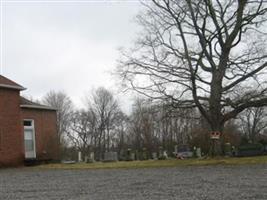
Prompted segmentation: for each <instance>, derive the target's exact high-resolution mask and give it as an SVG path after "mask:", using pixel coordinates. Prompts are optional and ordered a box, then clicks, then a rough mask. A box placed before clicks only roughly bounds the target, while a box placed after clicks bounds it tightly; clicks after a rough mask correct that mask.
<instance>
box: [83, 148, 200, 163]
mask: <svg viewBox="0 0 267 200" xmlns="http://www.w3.org/2000/svg"><path fill="white" fill-rule="evenodd" d="M174 154H175V155H177V154H178V151H177V147H175V152H174ZM194 156H195V157H198V158H200V157H201V149H200V148H194ZM167 158H168V154H167V151H165V150H162V149H160V150H159V152H153V153H152V159H154V160H158V159H159V160H161V159H167ZM147 159H149V156H148V153H147V151H145V150H144V151H143V152H133V151H132V150H131V149H128V150H127V153H126V156H125V157H124V159H123V160H129V161H131V160H147ZM104 161H105V162H110V161H118V153H117V152H105V154H104ZM78 162H83V160H82V153H81V152H78ZM84 162H86V163H92V162H95V155H94V152H91V153H90V154H89V156H85V157H84Z"/></svg>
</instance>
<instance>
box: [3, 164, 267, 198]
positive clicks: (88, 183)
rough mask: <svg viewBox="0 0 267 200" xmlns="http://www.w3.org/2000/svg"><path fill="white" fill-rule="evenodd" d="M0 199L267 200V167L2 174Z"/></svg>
mask: <svg viewBox="0 0 267 200" xmlns="http://www.w3.org/2000/svg"><path fill="white" fill-rule="evenodd" d="M0 199H1V200H11V199H12V200H13V199H14V200H15V199H16V200H17V199H34V200H41V199H42V200H43V199H47V200H50V199H53V200H60V199H64V200H65V199H77V200H78V199H82V200H85V199H86V200H99V199H107V200H113V199H114V200H119V199H125V200H131V199H136V200H142V199H153V200H157V199H162V200H167V199H181V200H194V199H203V200H204V199H205V200H209V199H216V200H219V199H227V200H230V199H234V200H239V199H240V200H241V199H242V200H246V199H247V200H248V199H249V200H253V199H262V200H263V199H264V200H266V199H267V165H252V166H206V167H177V168H157V169H129V170H125V169H110V170H37V169H32V168H26V169H24V168H23V169H8V170H0Z"/></svg>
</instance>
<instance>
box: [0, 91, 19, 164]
mask: <svg viewBox="0 0 267 200" xmlns="http://www.w3.org/2000/svg"><path fill="white" fill-rule="evenodd" d="M23 161H24V136H23V132H22V124H21V113H20V96H19V91H18V90H10V89H3V88H0V167H1V166H14V165H21V164H22V163H23Z"/></svg>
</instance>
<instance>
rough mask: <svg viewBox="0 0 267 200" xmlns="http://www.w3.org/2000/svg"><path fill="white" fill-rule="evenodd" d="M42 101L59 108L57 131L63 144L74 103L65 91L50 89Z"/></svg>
mask: <svg viewBox="0 0 267 200" xmlns="http://www.w3.org/2000/svg"><path fill="white" fill-rule="evenodd" d="M42 102H43V103H44V104H46V105H49V106H51V107H53V108H55V109H57V132H58V135H59V138H60V144H61V145H63V144H64V142H65V140H64V137H65V136H66V133H67V131H68V128H69V126H70V121H71V117H72V113H73V103H72V101H71V99H70V98H69V97H68V95H67V94H66V93H65V92H62V91H61V92H55V91H50V92H48V93H47V94H46V95H45V96H44V97H43V100H42Z"/></svg>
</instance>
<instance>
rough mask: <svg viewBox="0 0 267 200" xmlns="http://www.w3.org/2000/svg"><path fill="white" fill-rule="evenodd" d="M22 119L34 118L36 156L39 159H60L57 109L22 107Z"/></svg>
mask: <svg viewBox="0 0 267 200" xmlns="http://www.w3.org/2000/svg"><path fill="white" fill-rule="evenodd" d="M21 111H22V114H21V121H23V120H24V119H33V120H34V128H35V144H36V156H37V159H38V160H47V159H52V160H58V159H59V141H58V137H57V127H56V111H50V110H40V109H29V108H22V110H21Z"/></svg>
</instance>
